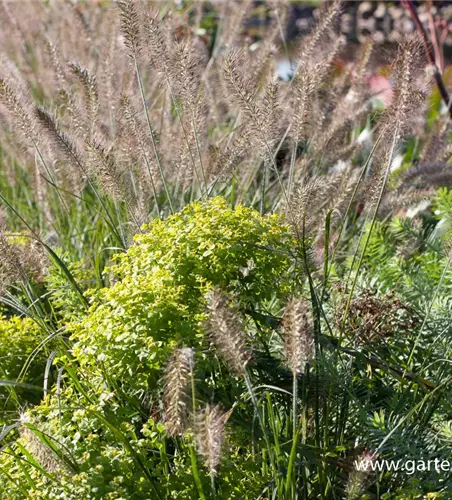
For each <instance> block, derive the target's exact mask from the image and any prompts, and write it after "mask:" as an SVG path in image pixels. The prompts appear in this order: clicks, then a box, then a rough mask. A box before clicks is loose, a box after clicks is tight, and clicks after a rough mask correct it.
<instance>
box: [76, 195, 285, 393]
mask: <svg viewBox="0 0 452 500" xmlns="http://www.w3.org/2000/svg"><path fill="white" fill-rule="evenodd" d="M291 242H292V238H291V236H290V233H289V231H288V228H287V226H285V225H284V224H283V223H282V220H281V218H280V217H279V216H267V217H260V216H259V215H258V213H257V212H256V211H254V210H251V209H248V208H245V207H243V206H238V207H236V208H235V209H232V208H230V207H229V206H228V205H227V203H226V202H225V201H224V200H222V199H221V198H215V199H213V200H209V201H208V202H206V203H204V204H197V203H195V204H193V205H190V206H189V207H187V208H186V209H185V210H184V211H183V212H182V213H180V214H176V215H173V216H171V217H169V218H168V219H167V220H166V221H161V220H156V221H154V222H153V223H152V224H150V225H149V226H147V227H145V228H144V232H143V234H140V235H138V236H137V237H136V238H135V243H136V244H135V245H133V246H132V247H131V248H130V249H129V250H128V251H127V252H126V253H125V254H123V255H121V256H120V257H119V258H118V261H119V262H118V263H117V265H116V266H114V267H113V268H112V269H111V272H112V273H113V274H114V275H115V276H116V277H117V279H118V281H117V282H116V283H115V284H114V285H113V286H112V287H110V288H104V289H102V290H99V291H94V292H93V293H92V294H91V295H92V301H93V303H92V306H91V309H90V311H89V314H88V315H87V316H86V317H85V318H84V319H83V320H82V321H80V322H78V323H75V324H72V325H70V327H69V331H71V332H72V339H73V340H74V341H75V345H74V348H73V355H74V356H75V357H76V359H77V360H78V362H80V363H81V364H82V365H83V367H84V369H86V370H88V373H89V372H91V373H93V372H94V373H99V370H102V371H103V372H104V373H107V374H108V375H109V376H110V377H112V378H115V379H116V380H119V381H120V380H124V379H125V377H127V386H128V387H129V388H130V386H133V387H136V388H141V389H143V390H146V389H148V388H149V385H151V386H152V385H153V384H154V381H155V369H157V370H158V369H160V368H161V366H162V363H163V362H165V361H166V360H167V358H168V354H169V352H171V350H173V349H174V347H175V345H185V346H196V345H199V343H200V342H201V341H202V338H203V336H204V333H203V331H202V327H200V325H201V322H202V320H203V319H204V318H205V312H204V309H205V299H204V296H205V293H206V292H207V291H208V290H209V288H211V287H212V285H215V286H220V287H221V288H223V289H225V290H227V291H228V292H230V293H231V294H233V295H234V296H235V297H236V299H237V300H238V301H239V302H240V304H241V305H242V307H243V308H244V309H254V308H256V306H257V307H259V306H258V305H259V304H260V305H261V306H262V305H263V304H265V302H266V301H269V300H270V299H271V298H272V297H273V296H274V293H275V292H276V291H277V292H278V294H279V296H280V297H284V296H287V294H288V292H289V291H290V290H291V287H292V288H293V285H292V284H291V282H292V279H291V275H290V274H289V272H288V271H289V268H290V260H289V258H288V254H287V252H288V251H289V250H290V247H291Z"/></svg>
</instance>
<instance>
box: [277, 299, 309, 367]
mask: <svg viewBox="0 0 452 500" xmlns="http://www.w3.org/2000/svg"><path fill="white" fill-rule="evenodd" d="M309 316H310V311H309V303H308V302H307V301H306V300H302V299H292V300H291V301H290V302H289V303H288V304H287V306H286V308H285V310H284V315H283V327H284V347H285V354H286V362H287V366H288V367H289V369H290V370H292V372H293V373H295V374H298V373H301V372H303V371H304V370H305V368H306V364H307V363H310V362H311V361H312V360H313V359H314V356H315V342H314V328H313V326H312V322H311V320H310V317H309Z"/></svg>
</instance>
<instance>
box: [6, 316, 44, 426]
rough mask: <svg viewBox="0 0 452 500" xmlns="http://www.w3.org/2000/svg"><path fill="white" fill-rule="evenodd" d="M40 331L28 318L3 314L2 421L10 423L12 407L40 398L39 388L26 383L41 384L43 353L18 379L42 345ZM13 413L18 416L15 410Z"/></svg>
mask: <svg viewBox="0 0 452 500" xmlns="http://www.w3.org/2000/svg"><path fill="white" fill-rule="evenodd" d="M40 333H41V332H40V328H39V327H38V326H37V325H36V324H35V323H34V322H33V321H32V320H31V319H29V318H20V317H18V316H12V317H10V318H7V317H5V316H2V317H0V380H1V381H2V382H1V384H0V401H1V407H2V413H1V414H0V424H2V423H8V422H9V409H11V410H12V409H13V408H15V407H16V406H17V405H18V404H19V405H25V404H26V403H27V402H28V401H31V402H35V403H36V402H37V401H38V400H39V399H38V400H37V395H36V391H35V390H33V389H32V388H29V387H28V386H27V384H29V385H37V386H38V387H37V388H39V386H42V378H43V374H44V366H45V360H44V359H43V357H42V356H41V355H38V356H37V358H35V360H34V363H33V364H32V366H31V369H30V370H28V371H27V373H25V374H24V376H23V377H21V381H20V382H16V381H17V379H18V377H19V376H20V375H21V372H22V368H23V366H24V364H25V362H26V361H27V359H28V357H29V356H30V355H31V354H32V352H33V350H34V349H35V347H36V346H37V345H38V344H39V340H40ZM38 396H39V394H38ZM11 413H12V415H13V416H14V415H15V412H14V411H12V412H11Z"/></svg>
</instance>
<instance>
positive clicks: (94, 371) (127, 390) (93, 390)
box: [0, 198, 296, 499]
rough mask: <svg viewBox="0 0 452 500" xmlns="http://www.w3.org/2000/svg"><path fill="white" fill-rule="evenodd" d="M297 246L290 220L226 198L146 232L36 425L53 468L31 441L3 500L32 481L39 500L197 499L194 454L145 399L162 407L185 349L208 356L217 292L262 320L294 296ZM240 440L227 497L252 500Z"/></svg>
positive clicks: (121, 259)
mask: <svg viewBox="0 0 452 500" xmlns="http://www.w3.org/2000/svg"><path fill="white" fill-rule="evenodd" d="M293 245H294V241H293V238H292V236H291V233H290V231H289V230H288V227H287V226H286V225H285V224H284V221H283V220H282V218H281V217H280V216H276V215H269V216H265V217H261V216H260V215H259V214H258V213H257V212H256V211H254V210H251V209H248V208H245V207H243V206H237V207H235V208H234V209H233V208H231V207H230V206H229V205H228V204H227V203H226V201H224V200H223V199H221V198H214V199H211V200H209V201H207V202H205V203H202V204H199V203H194V204H192V205H190V206H188V207H187V208H185V209H184V210H183V211H182V212H181V213H180V214H176V215H173V216H171V217H169V218H168V219H167V220H165V221H162V220H155V221H153V222H152V223H151V224H150V225H148V226H146V227H144V228H143V232H142V233H141V234H139V235H138V236H136V237H135V244H134V245H133V246H132V247H131V248H130V249H129V250H128V251H127V252H126V253H124V254H122V255H120V256H118V258H117V261H116V263H115V265H114V266H113V267H111V268H110V270H109V273H110V274H111V275H112V277H113V278H112V281H113V283H114V284H113V285H112V286H111V287H108V288H103V289H100V290H97V291H91V292H88V294H87V295H88V297H89V300H90V301H91V306H90V309H89V311H88V313H87V314H86V315H85V316H84V317H82V318H81V319H80V320H76V319H74V321H73V322H72V323H71V324H70V325H69V326H68V328H67V333H68V335H69V334H70V336H71V337H70V339H71V341H72V342H73V347H72V349H71V352H70V354H64V353H62V356H61V357H60V360H59V363H60V365H61V366H62V368H63V371H62V377H61V383H60V384H57V389H56V393H55V394H53V395H51V396H49V397H48V398H46V400H45V401H44V402H43V403H41V405H39V406H37V407H35V408H34V409H33V410H32V411H31V416H30V422H31V424H28V425H30V426H31V427H30V429H31V431H33V429H34V430H35V431H36V429H39V432H37V437H36V436H35V439H34V440H35V441H36V440H38V442H39V443H41V442H42V440H43V439H44V438H45V436H51V437H52V439H51V445H52V446H50V448H52V450H51V451H53V454H54V457H52V459H47V460H46V459H45V458H44V459H41V460H36V457H35V459H33V458H32V457H31V456H30V453H32V452H30V449H31V448H32V446H31V445H30V437H29V433H28V432H27V433H25V435H24V433H23V432H22V433H21V434H20V436H19V439H18V440H17V441H16V444H15V445H14V444H13V445H12V446H11V449H10V451H9V453H10V454H2V455H1V456H0V460H1V461H2V462H3V464H2V465H1V467H2V468H3V469H4V470H7V471H8V477H9V479H10V482H8V483H2V485H0V496H1V497H2V498H5V495H6V497H7V498H22V496H21V495H22V493H21V492H20V490H19V489H17V485H19V484H27V482H28V486H27V487H29V488H31V490H32V491H33V493H32V494H33V495H35V496H36V497H38V498H77V499H79V498H157V496H156V495H157V493H156V491H155V490H154V486H153V484H154V483H157V485H158V486H157V488H158V494H160V495H161V496H162V497H165V498H173V497H174V496H175V495H176V496H177V498H194V497H196V495H195V494H194V493H193V492H192V490H193V479H192V472H191V468H190V461H189V458H188V457H189V455H188V454H187V453H185V451H186V450H185V448H186V445H185V444H184V443H183V442H180V443H179V444H177V447H176V448H175V447H174V444H172V445H170V444H169V443H168V442H167V437H166V435H165V433H164V429H163V425H162V424H161V423H157V422H156V421H154V419H153V418H149V417H150V414H149V407H148V406H147V405H146V404H143V397H144V400H145V401H149V400H156V399H158V393H155V390H156V389H157V390H158V389H159V387H158V380H159V379H160V378H161V376H162V367H163V366H164V364H166V362H167V360H168V356H169V354H170V352H171V351H172V350H173V349H174V347H175V346H177V345H178V346H182V345H183V346H193V347H199V346H201V347H202V345H203V338H204V336H205V333H204V327H203V321H204V319H205V317H206V313H205V294H206V292H207V291H208V290H209V289H210V288H211V287H212V286H214V285H215V286H219V287H221V288H222V289H224V290H226V291H228V292H229V293H230V294H231V295H233V296H234V297H235V298H236V300H237V301H238V303H239V304H240V306H241V307H242V308H243V309H244V310H252V311H262V310H263V309H264V308H266V307H267V306H268V305H269V304H270V302H271V300H273V299H274V298H275V297H276V298H277V299H281V300H285V299H286V298H287V296H288V295H289V294H290V293H292V292H293V290H294V286H295V281H296V280H295V276H294V272H293V269H292V264H291V262H292V261H291V258H290V252H291V250H292V248H293ZM74 317H76V316H74ZM200 362H201V363H202V360H201V361H200ZM206 362H207V361H206ZM79 374H82V376H80V375H79ZM154 395H156V397H154ZM40 433H43V434H44V437H43V435H41V434H40ZM231 440H232V453H231V455H230V457H229V460H227V461H226V464H225V466H224V467H223V473H222V481H223V483H222V484H223V485H222V488H223V490H222V491H224V492H225V493H224V494H227V497H228V498H246V497H247V495H248V494H251V496H250V498H254V497H255V496H258V495H259V493H260V492H261V490H262V479H263V478H262V470H261V469H260V465H258V464H256V462H255V461H254V460H253V459H252V456H251V454H250V452H249V450H248V451H247V450H246V448H241V446H240V445H239V444H234V439H233V436H231ZM32 441H33V440H32ZM241 441H243V436H242V439H241ZM238 442H240V441H238ZM40 446H41V445H36V443H35V445H34V449H36V448H40ZM46 446H47V449H48V450H49V449H50V448H49V443H48V442H46ZM240 449H241V451H239V450H240ZM51 451H49V453H51ZM11 454H12V455H17V456H16V457H15V458H13V456H12V455H11ZM32 455H33V453H32ZM34 455H39V453H35V454H34ZM36 462H37V463H36ZM46 463H50V464H52V466H51V467H49V466H47V467H46V466H45V464H46ZM55 464H57V465H55ZM58 464H60V466H58ZM237 468H240V469H241V471H242V472H241V474H240V476H242V477H240V478H239V476H238V475H237V474H236V470H237ZM243 474H246V479H245V478H244V477H243ZM203 480H205V478H204V479H203ZM207 480H208V479H207ZM13 485H16V486H13ZM13 490H17V495H15V494H12V493H11V491H13ZM252 492H253V493H252Z"/></svg>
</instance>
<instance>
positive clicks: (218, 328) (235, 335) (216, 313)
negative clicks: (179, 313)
mask: <svg viewBox="0 0 452 500" xmlns="http://www.w3.org/2000/svg"><path fill="white" fill-rule="evenodd" d="M207 308H208V312H209V317H208V322H207V327H208V331H209V333H210V335H211V338H212V340H213V342H214V344H215V346H216V348H217V349H218V351H219V353H220V354H221V356H222V357H223V359H224V360H225V361H226V362H227V363H228V364H229V366H230V367H231V369H232V370H234V371H235V372H236V373H239V374H243V373H244V372H245V368H246V365H247V364H248V362H249V360H250V357H251V355H250V352H249V349H248V347H247V341H246V335H245V332H244V331H243V326H242V321H241V319H240V316H239V315H238V314H237V312H236V311H235V310H234V308H233V307H231V305H229V303H228V298H227V297H226V296H225V295H224V294H223V292H221V291H220V290H218V289H214V290H212V291H211V292H210V293H209V294H208V296H207Z"/></svg>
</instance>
